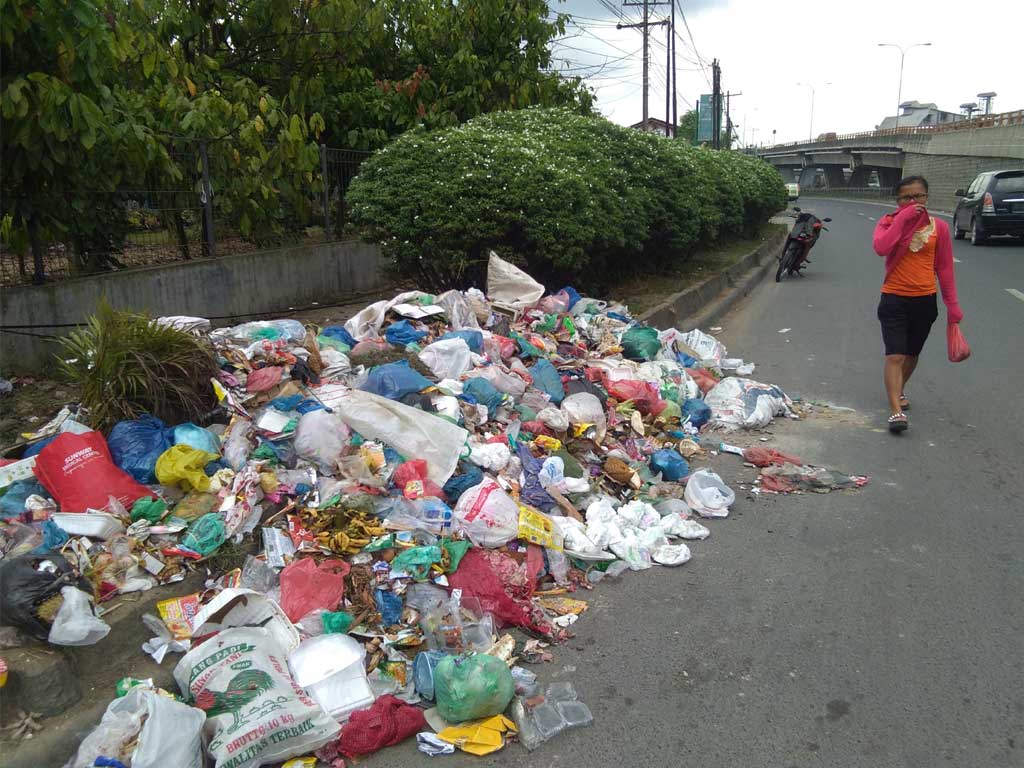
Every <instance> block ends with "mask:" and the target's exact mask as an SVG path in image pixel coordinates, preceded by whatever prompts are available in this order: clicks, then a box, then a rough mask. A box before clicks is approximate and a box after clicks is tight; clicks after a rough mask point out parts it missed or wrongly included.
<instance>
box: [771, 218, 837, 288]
mask: <svg viewBox="0 0 1024 768" xmlns="http://www.w3.org/2000/svg"><path fill="white" fill-rule="evenodd" d="M793 210H794V211H795V212H796V222H794V224H793V229H792V230H791V231H790V233H789V237H787V238H786V244H785V245H784V246H782V253H781V254H779V268H778V270H776V272H775V282H776V283H778V282H780V281H781V280H782V276H783V275H789V276H790V277H792V276H793V275H799V274H800V271H801V270H802V269H804V268H805V267H806V266H807V264H808V263H809V262H808V259H807V254H809V253H810V252H811V248H813V247H814V244H815V243H816V242H818V238H819V237H820V236H821V230H825V231H826V232H828V227H826V226H825V224H824V222H828V221H832V219H829V218H825V219H819V218H818V217H817V216H815V215H814V214H813V213H807V212H806V211H801V210H800V209H799V208H797V207H796V206H794V207H793Z"/></svg>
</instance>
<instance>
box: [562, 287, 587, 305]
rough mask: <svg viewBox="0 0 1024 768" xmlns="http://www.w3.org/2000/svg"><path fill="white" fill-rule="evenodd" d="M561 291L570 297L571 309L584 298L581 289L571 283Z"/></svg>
mask: <svg viewBox="0 0 1024 768" xmlns="http://www.w3.org/2000/svg"><path fill="white" fill-rule="evenodd" d="M561 293H564V294H565V295H566V296H568V297H569V309H570V310H571V309H572V308H573V307H575V306H576V304H577V303H578V302H579V300H580V299H582V298H583V297H582V296H580V294H579V291H577V290H576V289H575V288H573V287H572V286H571V285H567V286H565V288H563V289H562V290H561Z"/></svg>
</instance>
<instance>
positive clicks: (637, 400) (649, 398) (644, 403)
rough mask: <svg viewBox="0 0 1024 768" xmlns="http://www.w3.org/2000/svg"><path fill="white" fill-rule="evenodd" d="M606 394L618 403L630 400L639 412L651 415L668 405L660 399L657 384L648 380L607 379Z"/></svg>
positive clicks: (655, 414) (656, 413)
mask: <svg viewBox="0 0 1024 768" xmlns="http://www.w3.org/2000/svg"><path fill="white" fill-rule="evenodd" d="M608 394H609V395H611V396H612V397H614V398H615V399H616V400H618V401H619V402H620V403H624V402H626V401H627V400H629V401H632V402H633V405H635V406H636V408H637V410H638V411H640V413H643V414H650V415H651V416H657V415H658V414H659V413H661V412H662V411H664V410H665V408H666V407H667V406H668V403H666V402H665V401H664V400H662V399H661V390H660V389H659V388H658V386H657V385H656V384H652V383H651V382H649V381H630V380H628V379H623V380H621V381H609V382H608Z"/></svg>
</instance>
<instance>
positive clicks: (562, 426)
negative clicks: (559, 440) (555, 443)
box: [537, 401, 603, 432]
mask: <svg viewBox="0 0 1024 768" xmlns="http://www.w3.org/2000/svg"><path fill="white" fill-rule="evenodd" d="M563 402H564V401H563ZM602 415H603V414H602ZM537 421H539V422H541V423H542V424H545V425H546V426H548V427H550V428H551V429H553V430H554V431H555V432H565V431H566V430H568V429H569V416H568V415H567V414H566V413H565V411H562V410H560V409H558V408H553V407H551V406H548V407H547V408H542V409H541V410H540V411H538V412H537Z"/></svg>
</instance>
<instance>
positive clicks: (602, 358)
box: [0, 255, 793, 768]
mask: <svg viewBox="0 0 1024 768" xmlns="http://www.w3.org/2000/svg"><path fill="white" fill-rule="evenodd" d="M487 289H488V290H487V294H486V295H485V294H484V293H483V292H481V291H479V290H475V289H472V290H469V291H465V292H459V291H449V292H447V293H444V294H442V295H439V296H434V295H428V294H425V293H422V292H419V291H411V292H406V293H402V294H400V295H399V296H396V297H395V298H394V299H391V300H389V301H380V302H377V303H375V304H373V305H371V306H369V307H366V308H365V309H364V310H363V311H361V312H359V313H358V314H357V315H355V316H354V317H352V318H351V319H350V320H348V321H347V322H346V323H345V324H344V325H335V326H328V327H324V328H312V327H305V326H304V325H302V324H301V323H299V322H297V321H295V320H274V321H259V322H249V323H245V324H243V325H238V326H235V327H231V328H221V329H217V330H210V324H209V322H207V321H204V320H202V319H201V318H185V317H175V318H161V319H160V320H159V322H164V323H169V324H174V325H176V326H177V327H179V328H184V329H188V330H189V331H190V332H194V333H197V334H203V335H205V336H206V337H208V339H209V341H210V343H211V344H212V346H213V348H214V349H215V351H216V355H217V358H218V361H219V375H218V378H217V379H216V380H215V381H214V382H212V384H213V386H214V388H215V390H216V392H217V395H218V399H219V401H220V403H221V406H222V408H221V411H220V414H221V416H220V417H219V418H218V417H217V416H214V417H213V419H212V423H210V424H207V425H205V426H200V425H196V424H178V425H167V424H164V423H163V422H161V421H160V420H159V419H156V418H154V417H151V416H146V417H143V418H140V419H137V420H134V421H127V422H121V423H119V424H117V425H116V426H115V427H114V428H113V429H112V430H111V431H110V433H109V434H107V435H106V436H104V435H102V434H100V433H99V432H96V431H93V430H91V429H89V427H88V426H87V425H86V422H87V415H86V414H82V413H76V412H75V411H73V410H71V409H66V410H65V411H62V413H61V414H60V415H59V416H58V417H57V418H56V419H55V420H54V421H53V422H51V423H50V424H48V425H47V426H46V427H44V428H43V429H42V430H40V431H39V432H37V433H36V434H34V435H32V436H31V437H32V438H33V442H32V445H31V448H30V449H29V450H28V451H26V455H25V456H24V457H22V458H21V459H19V460H16V461H7V462H4V465H3V466H0V487H2V488H3V490H4V493H3V496H2V497H0V508H2V514H3V517H4V518H5V519H6V524H5V525H4V526H3V527H2V528H0V552H2V555H3V560H2V561H0V601H2V602H3V606H2V607H3V611H2V613H3V620H4V622H5V623H7V624H12V625H15V626H17V627H18V628H19V629H21V630H22V631H24V632H27V633H29V634H33V635H35V636H37V637H39V638H41V639H42V638H46V639H48V640H49V642H51V643H54V644H60V645H76V644H89V643H95V642H98V641H101V640H102V638H103V637H104V635H105V634H106V633H107V632H108V631H109V626H107V624H106V623H105V622H104V621H103V619H102V617H101V616H100V615H97V610H96V606H97V605H99V606H102V605H103V603H104V601H106V600H108V599H110V598H111V597H113V596H115V595H119V594H124V593H127V592H132V591H140V590H147V589H150V588H153V587H157V586H159V585H165V584H169V583H172V582H175V581H178V580H181V579H182V578H184V576H185V574H186V572H187V571H189V570H190V569H203V568H206V569H207V570H210V571H211V573H210V574H209V575H210V577H211V578H210V579H209V581H207V584H206V586H207V589H206V590H205V591H204V592H202V593H197V594H192V595H187V596H184V597H176V598H172V599H168V600H164V601H161V602H159V603H157V614H158V615H156V614H154V615H147V616H146V617H145V622H146V627H147V628H148V629H149V630H150V634H151V635H152V639H151V640H149V641H148V642H147V643H146V644H145V645H144V646H143V648H144V650H145V651H146V652H147V653H150V654H151V655H152V656H153V657H154V658H155V659H156V660H157V661H162V660H163V659H164V658H165V656H166V655H167V654H184V655H183V656H182V657H181V658H180V659H179V660H178V661H177V664H176V666H175V669H174V678H175V680H176V682H177V684H178V686H179V689H180V690H179V691H177V692H173V693H171V692H167V691H162V690H159V689H157V688H154V687H153V686H152V683H151V682H148V681H138V680H129V679H126V680H124V681H122V685H120V686H119V694H120V696H119V697H118V698H116V699H115V700H114V701H113V702H112V703H111V705H110V707H109V709H108V710H107V713H106V715H105V716H104V718H103V721H102V722H101V723H100V725H99V726H97V728H96V729H95V731H94V732H93V733H92V734H90V735H89V736H88V737H87V738H86V739H85V741H84V742H83V743H82V745H81V747H80V749H79V751H78V754H77V756H76V757H75V758H74V759H73V760H72V761H71V762H70V763H69V765H70V766H74V767H75V768H84V767H85V766H93V765H100V764H102V765H124V766H130V767H131V768H149V766H156V765H175V766H202V765H206V764H207V762H206V761H207V760H212V763H213V764H215V765H216V766H218V768H227V767H228V766H230V767H231V768H241V767H243V766H259V765H266V764H270V763H279V762H281V761H283V760H288V759H290V758H298V759H296V760H291V761H290V762H288V763H286V765H288V766H300V765H302V766H312V765H315V764H316V759H319V760H320V761H321V762H322V763H324V764H327V765H332V766H338V765H343V764H344V760H345V759H348V758H353V757H357V756H359V755H364V754H368V753H371V752H374V751H376V750H378V749H380V748H382V747H384V746H388V745H392V744H396V743H398V742H399V741H402V740H404V739H406V738H415V739H416V740H417V745H418V747H419V749H420V750H421V751H423V752H424V753H426V754H428V755H439V754H446V753H451V752H453V751H454V750H455V749H460V750H462V751H465V752H469V753H472V754H476V755H484V754H488V753H490V752H493V751H495V750H497V749H501V748H502V747H503V746H504V745H505V743H506V741H507V740H509V739H510V738H514V739H515V740H517V741H518V742H519V743H521V744H523V745H525V746H526V748H527V749H530V750H532V749H535V748H537V747H538V746H540V745H541V744H542V743H543V742H545V741H546V740H548V739H551V738H552V737H554V736H555V735H556V734H558V733H559V732H561V731H562V730H565V729H567V728H575V727H584V726H587V725H589V724H590V723H591V722H592V721H593V717H592V714H591V712H590V710H589V709H588V707H587V705H586V703H585V702H584V701H581V700H580V697H579V695H578V693H577V691H576V689H575V687H574V686H573V685H572V684H571V683H565V682H561V683H553V684H551V685H549V686H547V687H546V688H545V687H542V686H541V685H540V684H539V683H538V680H537V675H536V674H534V673H533V672H531V671H530V670H529V669H528V668H527V666H525V665H528V664H530V663H536V662H538V661H541V660H544V659H545V658H546V659H548V660H550V652H549V651H546V650H545V648H547V646H548V645H549V644H552V643H558V642H561V641H564V640H565V639H566V638H568V637H569V636H570V633H571V629H570V628H571V626H572V625H573V623H574V622H576V621H577V620H578V619H579V617H580V616H581V615H582V614H583V613H584V611H585V610H586V608H587V603H586V601H585V600H582V599H578V598H577V597H572V596H570V595H573V594H576V595H579V594H585V591H586V590H588V589H591V588H592V587H593V585H594V584H596V583H597V582H599V581H600V580H601V579H603V578H605V577H609V576H611V577H614V576H617V575H620V574H622V573H623V572H624V571H627V570H631V571H640V570H644V569H647V568H651V567H653V566H655V565H659V566H669V567H672V566H680V565H682V564H684V563H686V562H687V561H688V560H689V559H690V556H691V551H690V548H689V547H690V544H688V542H693V541H699V540H702V539H704V538H705V537H707V536H708V535H709V529H708V528H707V527H706V526H705V525H703V524H702V523H701V522H698V520H697V519H696V518H698V517H699V518H717V517H724V516H726V515H728V513H729V508H730V506H731V505H732V504H733V502H734V500H735V494H734V493H733V491H732V490H731V489H730V488H729V487H727V486H726V484H725V483H724V482H723V481H722V479H721V478H720V477H719V476H718V475H716V474H715V473H714V472H712V471H710V470H708V469H706V468H701V469H697V468H694V467H691V465H690V462H691V460H693V461H696V460H699V459H700V458H701V457H702V456H704V455H705V450H704V448H702V446H701V443H700V433H701V431H702V430H704V431H706V430H709V429H715V428H720V429H738V428H745V429H751V428H759V427H764V426H767V425H768V424H769V423H771V421H772V419H773V418H775V417H777V416H791V415H793V414H792V412H791V405H792V404H791V402H790V400H789V398H787V397H786V395H785V393H783V392H782V390H780V389H779V388H778V387H775V386H770V385H766V384H761V383H758V382H756V381H753V380H751V379H749V378H745V377H746V376H749V375H751V374H752V372H753V365H751V364H748V363H745V362H744V361H742V360H738V359H732V358H728V357H727V353H726V350H725V348H724V347H723V345H722V344H721V343H720V342H718V341H717V340H716V339H715V338H714V337H712V336H710V335H708V334H705V333H703V332H701V331H699V330H692V331H689V332H685V333H684V332H682V331H680V330H676V329H669V330H664V331H658V330H656V329H654V328H650V327H646V326H644V325H643V324H641V323H638V322H636V321H635V320H634V319H633V318H632V317H631V316H630V314H629V312H628V309H627V308H626V307H624V306H621V305H618V304H608V303H606V302H603V301H597V300H594V299H590V298H586V297H582V296H580V295H579V294H578V293H577V292H576V291H575V290H574V289H573V288H571V287H567V288H565V289H563V290H561V291H559V292H558V293H555V294H550V295H545V290H544V288H543V286H541V285H540V284H539V283H537V282H535V281H534V280H532V279H531V278H530V277H529V276H528V275H526V274H525V273H523V272H522V271H520V270H519V269H517V268H516V267H515V266H514V265H512V264H510V263H508V262H506V261H503V260H502V259H500V258H498V257H497V256H495V255H492V258H491V261H490V271H489V277H488V286H487ZM741 372H742V375H741ZM783 481H785V478H784V477H780V478H779V480H777V481H776V482H779V483H781V482H783ZM228 542H231V543H233V544H234V545H235V546H241V547H246V546H249V547H250V548H249V552H250V554H248V555H247V556H246V557H245V560H244V563H243V564H242V565H241V566H240V567H238V568H235V569H234V570H231V571H229V572H227V573H220V572H213V571H214V569H212V567H211V562H213V561H211V558H214V557H216V555H217V554H218V552H219V551H222V550H223V549H224V547H225V546H226V545H227V543H228ZM505 628H517V629H518V630H521V631H522V632H523V633H525V635H526V636H527V637H529V638H530V639H528V640H527V641H526V643H525V645H522V644H518V643H517V640H516V638H515V637H514V636H512V635H511V634H503V633H502V630H503V629H505ZM314 753H315V755H316V757H315V758H314V757H312V755H313V754H314ZM303 756H305V757H303ZM111 761H112V762H111Z"/></svg>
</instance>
